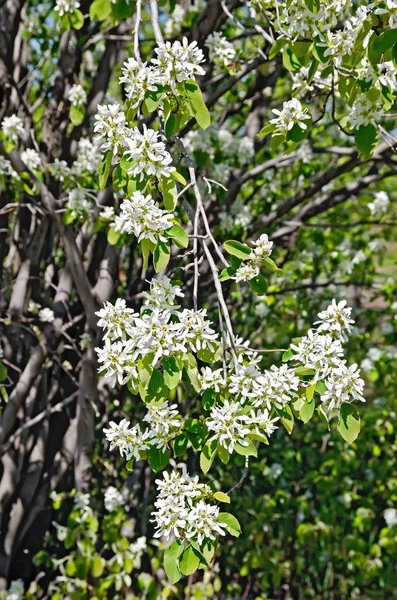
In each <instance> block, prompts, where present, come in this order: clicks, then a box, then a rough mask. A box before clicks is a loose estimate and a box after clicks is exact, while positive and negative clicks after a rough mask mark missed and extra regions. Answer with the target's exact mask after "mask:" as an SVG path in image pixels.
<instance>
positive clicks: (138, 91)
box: [119, 58, 161, 108]
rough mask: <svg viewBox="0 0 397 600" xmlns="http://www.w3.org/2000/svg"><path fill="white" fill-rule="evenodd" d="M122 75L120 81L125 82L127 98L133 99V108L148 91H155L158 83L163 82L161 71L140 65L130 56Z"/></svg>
mask: <svg viewBox="0 0 397 600" xmlns="http://www.w3.org/2000/svg"><path fill="white" fill-rule="evenodd" d="M121 72H122V74H123V75H122V77H120V79H119V82H120V83H125V84H126V85H125V92H126V95H127V98H128V99H130V100H132V104H131V106H132V108H136V107H137V106H139V104H140V103H141V102H143V100H144V99H145V94H146V92H150V91H151V92H155V91H156V90H157V84H159V83H161V77H160V73H159V72H158V70H157V69H155V68H154V67H151V66H149V67H148V66H147V63H143V64H142V65H140V64H139V63H138V62H137V61H136V60H135V58H129V59H128V60H127V61H126V62H125V63H124V64H123V66H122V67H121Z"/></svg>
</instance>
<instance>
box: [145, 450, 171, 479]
mask: <svg viewBox="0 0 397 600" xmlns="http://www.w3.org/2000/svg"><path fill="white" fill-rule="evenodd" d="M147 459H148V462H149V465H150V466H151V468H152V469H153V471H154V472H155V473H158V472H159V471H162V470H163V469H165V467H166V466H167V465H168V461H169V460H170V451H169V450H168V449H166V450H165V451H163V450H159V448H155V447H154V446H151V447H150V448H149V450H148V451H147Z"/></svg>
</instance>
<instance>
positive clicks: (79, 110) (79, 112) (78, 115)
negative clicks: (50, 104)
mask: <svg viewBox="0 0 397 600" xmlns="http://www.w3.org/2000/svg"><path fill="white" fill-rule="evenodd" d="M69 116H70V120H71V121H72V123H73V125H75V126H76V127H77V126H78V125H81V123H82V122H83V121H84V116H85V109H84V106H71V107H70V112H69ZM110 154H111V153H110Z"/></svg>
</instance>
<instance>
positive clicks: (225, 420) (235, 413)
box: [207, 400, 250, 454]
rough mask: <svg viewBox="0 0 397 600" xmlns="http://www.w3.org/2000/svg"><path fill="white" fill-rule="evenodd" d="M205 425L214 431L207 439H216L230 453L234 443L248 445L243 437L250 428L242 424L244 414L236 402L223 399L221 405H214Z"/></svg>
mask: <svg viewBox="0 0 397 600" xmlns="http://www.w3.org/2000/svg"><path fill="white" fill-rule="evenodd" d="M207 427H208V429H209V431H213V432H214V435H213V436H212V437H210V438H209V440H208V441H210V442H211V441H212V440H217V441H218V443H219V444H220V445H221V446H223V448H225V449H226V450H227V451H228V452H230V454H231V453H232V452H233V450H234V446H235V445H236V444H239V445H240V446H248V442H247V440H246V439H245V438H246V436H247V435H248V434H249V433H250V430H249V429H248V428H247V427H246V426H245V425H244V415H242V414H241V406H240V404H239V403H238V402H229V401H228V400H225V402H224V404H223V405H222V406H214V407H213V408H212V409H211V414H210V419H209V420H208V421H207Z"/></svg>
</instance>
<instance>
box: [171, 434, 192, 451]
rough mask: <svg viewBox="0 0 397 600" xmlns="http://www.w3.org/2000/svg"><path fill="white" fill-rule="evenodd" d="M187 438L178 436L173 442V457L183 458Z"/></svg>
mask: <svg viewBox="0 0 397 600" xmlns="http://www.w3.org/2000/svg"><path fill="white" fill-rule="evenodd" d="M188 441H189V440H188V438H187V437H186V435H185V434H184V433H181V434H180V435H178V436H177V437H176V438H175V440H174V453H175V456H183V455H184V454H185V452H186V448H187V444H188Z"/></svg>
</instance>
